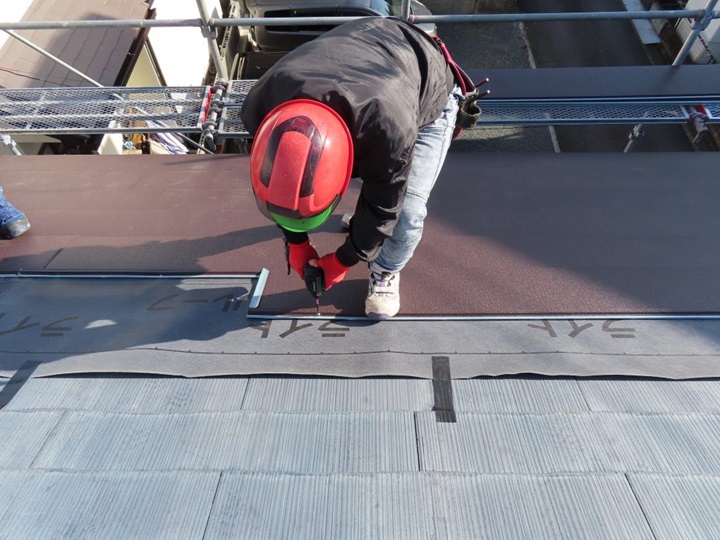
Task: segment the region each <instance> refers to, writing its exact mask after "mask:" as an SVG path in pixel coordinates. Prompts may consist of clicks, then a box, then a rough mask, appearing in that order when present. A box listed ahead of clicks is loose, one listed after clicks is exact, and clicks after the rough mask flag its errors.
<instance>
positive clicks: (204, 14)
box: [195, 0, 228, 81]
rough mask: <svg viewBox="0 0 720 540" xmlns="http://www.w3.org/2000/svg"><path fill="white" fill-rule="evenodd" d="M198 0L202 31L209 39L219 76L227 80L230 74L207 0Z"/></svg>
mask: <svg viewBox="0 0 720 540" xmlns="http://www.w3.org/2000/svg"><path fill="white" fill-rule="evenodd" d="M195 1H196V2H197V6H198V10H199V11H200V19H201V21H202V33H203V37H205V38H206V39H207V41H208V49H209V50H210V56H211V57H212V59H213V64H215V71H216V72H217V75H218V78H219V79H221V80H223V81H227V80H228V74H227V69H225V64H224V63H223V60H222V57H221V56H220V47H218V44H217V28H213V27H211V26H210V14H209V12H208V9H207V5H205V0H195Z"/></svg>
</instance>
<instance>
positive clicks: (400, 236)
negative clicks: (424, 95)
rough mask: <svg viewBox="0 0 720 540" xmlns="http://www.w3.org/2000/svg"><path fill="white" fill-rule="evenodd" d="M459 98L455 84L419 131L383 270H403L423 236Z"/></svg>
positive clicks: (383, 252) (380, 261)
mask: <svg viewBox="0 0 720 540" xmlns="http://www.w3.org/2000/svg"><path fill="white" fill-rule="evenodd" d="M460 98H462V92H461V90H460V88H459V87H457V86H456V87H455V88H454V89H453V91H452V92H451V94H450V96H449V98H448V102H447V105H445V108H444V109H443V112H442V113H441V114H440V116H439V117H438V118H437V120H435V121H434V122H433V123H431V124H428V125H427V126H424V127H423V128H422V129H421V130H420V133H419V134H418V138H417V140H416V141H415V148H414V149H413V153H412V161H411V163H410V172H409V173H408V179H407V190H406V192H405V199H404V202H403V207H402V211H401V212H400V218H399V219H398V222H397V225H395V229H394V231H393V234H392V236H391V237H389V238H386V239H385V242H384V243H383V246H382V249H381V250H380V255H379V256H378V258H377V259H376V260H375V264H376V265H378V266H380V267H381V268H382V269H384V270H388V271H390V272H397V271H400V270H402V269H403V268H404V267H405V265H406V264H407V262H408V261H409V260H410V259H411V258H412V256H413V253H414V252H415V248H416V247H417V245H418V243H419V242H420V238H422V232H423V221H424V220H425V216H426V215H427V202H428V199H429V198H430V192H431V191H432V188H433V186H434V185H435V181H436V180H437V177H438V175H439V174H440V169H442V166H443V163H444V162H445V156H446V155H447V151H448V148H449V147H450V142H451V141H452V136H453V131H454V129H455V119H456V117H457V112H458V100H459V99H460Z"/></svg>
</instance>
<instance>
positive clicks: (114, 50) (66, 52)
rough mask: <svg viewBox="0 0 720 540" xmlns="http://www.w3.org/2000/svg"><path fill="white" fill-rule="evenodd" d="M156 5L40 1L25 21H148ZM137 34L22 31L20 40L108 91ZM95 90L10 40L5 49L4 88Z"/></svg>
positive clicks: (0, 53)
mask: <svg viewBox="0 0 720 540" xmlns="http://www.w3.org/2000/svg"><path fill="white" fill-rule="evenodd" d="M148 4H150V5H151V4H152V0H149V1H146V0H54V1H49V0H35V1H34V2H33V3H32V5H31V6H30V7H29V8H28V10H27V12H26V13H25V16H24V17H23V21H69V20H98V19H119V20H122V19H144V18H145V17H146V15H147V12H148ZM138 30H139V29H137V28H122V29H121V28H87V29H85V28H76V29H68V30H20V31H17V33H18V34H19V35H21V36H22V37H24V38H26V39H28V40H30V41H31V42H32V43H34V44H35V45H38V46H39V47H42V48H43V49H44V50H46V51H48V52H49V53H51V54H53V55H54V56H57V57H58V58H60V59H61V60H63V61H64V62H66V63H68V64H70V65H71V66H73V67H74V68H75V69H77V70H79V71H81V72H82V73H84V74H85V75H87V76H88V77H91V78H92V79H94V80H96V81H98V82H99V83H101V84H103V85H105V86H112V85H114V84H116V79H117V78H118V74H119V73H120V70H121V67H122V65H123V62H124V61H125V58H126V56H127V54H128V51H129V50H130V46H131V45H132V43H133V41H134V40H135V38H136V36H137V35H138ZM41 86H89V83H88V82H86V81H84V80H83V79H81V78H80V77H78V76H77V75H75V74H73V73H72V72H70V71H68V70H67V69H65V68H64V67H62V66H60V65H59V64H57V63H55V62H53V61H52V60H50V59H49V58H46V57H45V56H43V55H41V54H40V53H38V52H37V51H34V50H33V49H31V48H30V47H28V46H27V45H25V44H24V43H21V42H20V41H18V40H16V39H14V38H12V37H10V38H9V39H8V40H7V42H6V43H5V44H4V45H3V47H2V49H0V87H5V88H30V87H41Z"/></svg>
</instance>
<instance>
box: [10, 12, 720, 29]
mask: <svg viewBox="0 0 720 540" xmlns="http://www.w3.org/2000/svg"><path fill="white" fill-rule="evenodd" d="M704 16H705V11H704V10H701V9H679V10H667V11H663V10H653V11H599V12H563V13H478V14H472V15H418V16H415V17H413V18H412V21H413V22H415V23H425V22H434V23H438V22H461V23H464V22H468V23H471V22H531V21H573V20H612V19H628V20H632V19H700V18H702V17H704ZM360 18H362V17H271V18H268V17H255V18H250V17H248V18H241V19H218V18H212V19H210V20H209V21H208V24H207V26H210V27H218V28H220V27H225V26H287V25H295V26H313V25H317V24H342V23H345V22H348V21H351V20H355V19H360ZM711 18H712V19H719V18H720V11H713V12H712V14H711ZM157 27H163V28H167V27H197V28H204V27H206V25H205V23H204V22H203V21H202V19H200V18H198V19H128V20H112V19H110V20H106V19H102V20H92V21H3V22H0V30H53V29H71V28H157Z"/></svg>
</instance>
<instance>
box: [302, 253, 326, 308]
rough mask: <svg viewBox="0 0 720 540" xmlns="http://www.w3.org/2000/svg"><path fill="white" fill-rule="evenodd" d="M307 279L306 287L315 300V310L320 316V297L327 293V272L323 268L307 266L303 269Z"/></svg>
mask: <svg viewBox="0 0 720 540" xmlns="http://www.w3.org/2000/svg"><path fill="white" fill-rule="evenodd" d="M303 276H304V278H305V287H307V290H308V291H310V294H312V295H313V298H315V308H316V310H317V315H320V297H321V296H322V293H324V292H325V272H323V269H322V268H319V267H317V266H312V265H310V264H306V265H305V268H304V269H303Z"/></svg>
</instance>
